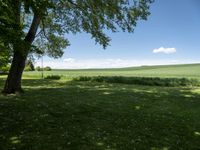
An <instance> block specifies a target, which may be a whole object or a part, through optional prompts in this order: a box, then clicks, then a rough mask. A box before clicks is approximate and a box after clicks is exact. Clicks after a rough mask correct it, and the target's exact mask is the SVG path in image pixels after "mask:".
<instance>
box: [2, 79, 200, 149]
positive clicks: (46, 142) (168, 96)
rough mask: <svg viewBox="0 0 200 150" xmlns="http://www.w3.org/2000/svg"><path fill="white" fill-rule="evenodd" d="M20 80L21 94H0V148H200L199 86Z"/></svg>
mask: <svg viewBox="0 0 200 150" xmlns="http://www.w3.org/2000/svg"><path fill="white" fill-rule="evenodd" d="M2 85H3V79H0V87H1V88H2ZM23 85H24V89H25V94H23V95H10V96H3V95H0V149H1V150H11V149H17V150H133V149H145V150H148V149H149V150H182V149H184V150H188V149H190V150H196V149H199V148H200V142H199V141H200V117H199V114H200V88H189V87H182V88H181V87H162V88H160V87H154V86H139V85H126V84H109V83H96V82H91V83H89V82H75V81H70V80H68V81H66V80H65V79H61V80H39V79H24V80H23Z"/></svg>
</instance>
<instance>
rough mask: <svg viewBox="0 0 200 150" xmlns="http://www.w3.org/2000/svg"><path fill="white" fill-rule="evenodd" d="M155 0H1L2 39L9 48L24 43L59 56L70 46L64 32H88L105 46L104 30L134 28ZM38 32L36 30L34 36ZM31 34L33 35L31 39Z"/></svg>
mask: <svg viewBox="0 0 200 150" xmlns="http://www.w3.org/2000/svg"><path fill="white" fill-rule="evenodd" d="M152 2H153V0H133V1H132V0H114V1H107V0H95V1H91V0H83V1H80V0H69V1H64V0H43V1H41V0H34V1H33V0H16V1H14V2H13V1H12V0H3V1H2V0H1V1H0V42H2V43H5V44H6V45H9V46H10V50H13V49H15V48H16V47H15V46H16V45H21V46H22V47H25V50H24V53H25V54H26V53H27V52H28V53H37V54H39V55H41V54H42V55H43V54H45V53H46V54H47V55H49V56H51V57H54V58H58V57H61V56H62V54H63V49H64V48H66V47H67V46H69V41H68V40H67V36H65V34H68V33H73V34H76V33H80V32H86V33H89V34H90V35H91V37H92V38H93V39H94V40H95V41H96V43H99V44H100V45H102V46H103V47H104V48H106V46H108V45H109V41H110V38H109V37H108V36H107V35H106V34H105V30H111V31H112V32H117V31H119V30H120V29H121V30H122V31H127V32H133V31H134V28H135V26H136V24H137V21H138V20H146V19H147V16H148V15H149V14H150V13H149V6H150V3H152ZM37 21H39V26H38V24H37ZM31 25H33V26H32V28H31ZM37 30H38V31H37ZM29 33H31V34H29ZM35 33H37V34H36V35H35V36H34V34H35ZM30 36H33V37H32V38H33V39H31V40H30V41H29V43H28V42H27V39H28V38H29V37H30ZM32 42H33V43H32ZM30 46H31V48H30V51H29V47H30Z"/></svg>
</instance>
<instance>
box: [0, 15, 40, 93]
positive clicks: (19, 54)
mask: <svg viewBox="0 0 200 150" xmlns="http://www.w3.org/2000/svg"><path fill="white" fill-rule="evenodd" d="M39 24H40V16H39V15H38V14H36V13H35V14H34V17H33V21H32V24H31V27H30V29H29V31H28V33H27V35H26V37H25V39H24V40H22V43H19V44H16V43H15V44H14V46H13V48H14V56H13V60H12V64H11V68H10V71H9V74H8V77H7V80H6V83H5V86H4V90H3V93H5V94H12V93H16V92H22V91H23V90H22V87H21V78H22V74H23V71H24V68H25V62H26V59H27V56H28V53H29V51H30V48H31V44H32V42H33V41H34V39H35V35H36V33H37V29H38V26H39Z"/></svg>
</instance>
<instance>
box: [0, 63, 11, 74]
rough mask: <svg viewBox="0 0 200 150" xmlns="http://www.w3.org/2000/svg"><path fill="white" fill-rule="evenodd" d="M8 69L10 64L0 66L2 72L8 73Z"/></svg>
mask: <svg viewBox="0 0 200 150" xmlns="http://www.w3.org/2000/svg"><path fill="white" fill-rule="evenodd" d="M9 70H10V66H9V65H7V66H4V67H1V68H0V71H2V72H1V73H2V74H4V73H8V72H9Z"/></svg>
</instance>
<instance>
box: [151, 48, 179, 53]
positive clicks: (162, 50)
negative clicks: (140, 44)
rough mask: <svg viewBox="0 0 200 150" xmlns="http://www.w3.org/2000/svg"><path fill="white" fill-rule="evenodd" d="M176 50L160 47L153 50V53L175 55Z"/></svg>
mask: <svg viewBox="0 0 200 150" xmlns="http://www.w3.org/2000/svg"><path fill="white" fill-rule="evenodd" d="M176 51H177V50H176V48H164V47H160V48H157V49H154V50H153V53H165V54H172V53H176Z"/></svg>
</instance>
